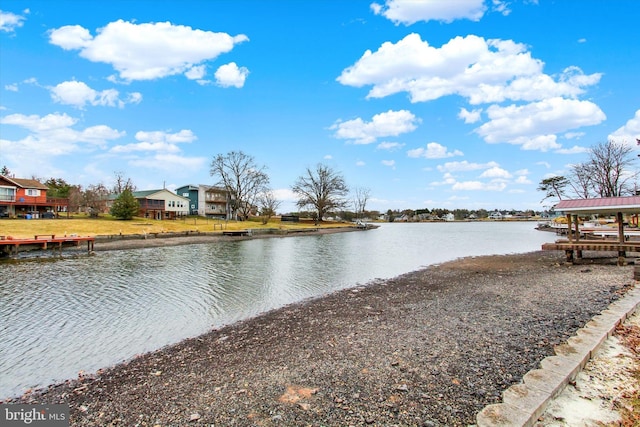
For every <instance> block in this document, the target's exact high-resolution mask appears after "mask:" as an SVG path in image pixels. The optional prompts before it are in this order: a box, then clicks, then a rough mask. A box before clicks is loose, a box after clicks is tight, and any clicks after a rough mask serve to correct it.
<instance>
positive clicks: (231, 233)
mask: <svg viewBox="0 0 640 427" xmlns="http://www.w3.org/2000/svg"><path fill="white" fill-rule="evenodd" d="M252 234H253V233H252V231H251V230H226V231H223V232H222V235H223V236H251V235H252Z"/></svg>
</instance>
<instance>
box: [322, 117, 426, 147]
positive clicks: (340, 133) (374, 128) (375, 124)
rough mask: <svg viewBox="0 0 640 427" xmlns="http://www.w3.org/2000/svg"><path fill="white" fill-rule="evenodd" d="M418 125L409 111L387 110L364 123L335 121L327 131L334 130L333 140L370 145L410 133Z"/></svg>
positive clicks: (359, 119) (360, 120)
mask: <svg viewBox="0 0 640 427" xmlns="http://www.w3.org/2000/svg"><path fill="white" fill-rule="evenodd" d="M418 123H420V119H419V118H417V117H416V116H414V115H413V114H412V113H411V112H410V111H407V110H400V111H392V110H389V111H387V112H386V113H380V114H376V115H375V116H373V118H372V119H371V121H370V122H365V121H364V120H362V119H361V118H357V119H353V120H348V121H345V122H341V121H337V122H336V123H334V124H333V125H332V126H331V127H330V128H329V129H331V130H335V134H334V137H335V138H338V139H347V140H350V141H352V142H353V143H355V144H371V143H372V142H376V140H377V139H378V138H384V137H388V136H398V135H401V134H403V133H407V132H412V131H414V130H415V129H416V127H417V124H418Z"/></svg>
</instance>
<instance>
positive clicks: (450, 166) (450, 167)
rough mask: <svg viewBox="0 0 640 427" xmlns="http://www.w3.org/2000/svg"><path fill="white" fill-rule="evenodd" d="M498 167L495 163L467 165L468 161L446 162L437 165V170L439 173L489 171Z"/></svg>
mask: <svg viewBox="0 0 640 427" xmlns="http://www.w3.org/2000/svg"><path fill="white" fill-rule="evenodd" d="M499 166H500V165H499V164H498V163H496V162H488V163H469V162H468V161H466V160H463V161H461V162H447V163H445V164H444V165H439V166H438V170H439V171H440V172H466V171H474V170H482V169H489V168H493V167H499Z"/></svg>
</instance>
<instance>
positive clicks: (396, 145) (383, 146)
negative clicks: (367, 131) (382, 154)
mask: <svg viewBox="0 0 640 427" xmlns="http://www.w3.org/2000/svg"><path fill="white" fill-rule="evenodd" d="M404 145H405V144H402V143H400V142H381V143H380V144H378V146H377V147H376V150H388V151H395V150H399V149H400V148H402V147H404Z"/></svg>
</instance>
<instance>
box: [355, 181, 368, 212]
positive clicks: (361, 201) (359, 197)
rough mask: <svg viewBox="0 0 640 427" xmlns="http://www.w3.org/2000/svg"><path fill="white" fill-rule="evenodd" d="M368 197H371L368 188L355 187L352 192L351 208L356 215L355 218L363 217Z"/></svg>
mask: <svg viewBox="0 0 640 427" xmlns="http://www.w3.org/2000/svg"><path fill="white" fill-rule="evenodd" d="M369 197H371V189H369V188H366V187H356V188H355V189H354V190H353V207H354V210H355V213H356V218H358V216H364V210H365V208H366V207H367V202H368V201H369Z"/></svg>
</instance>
